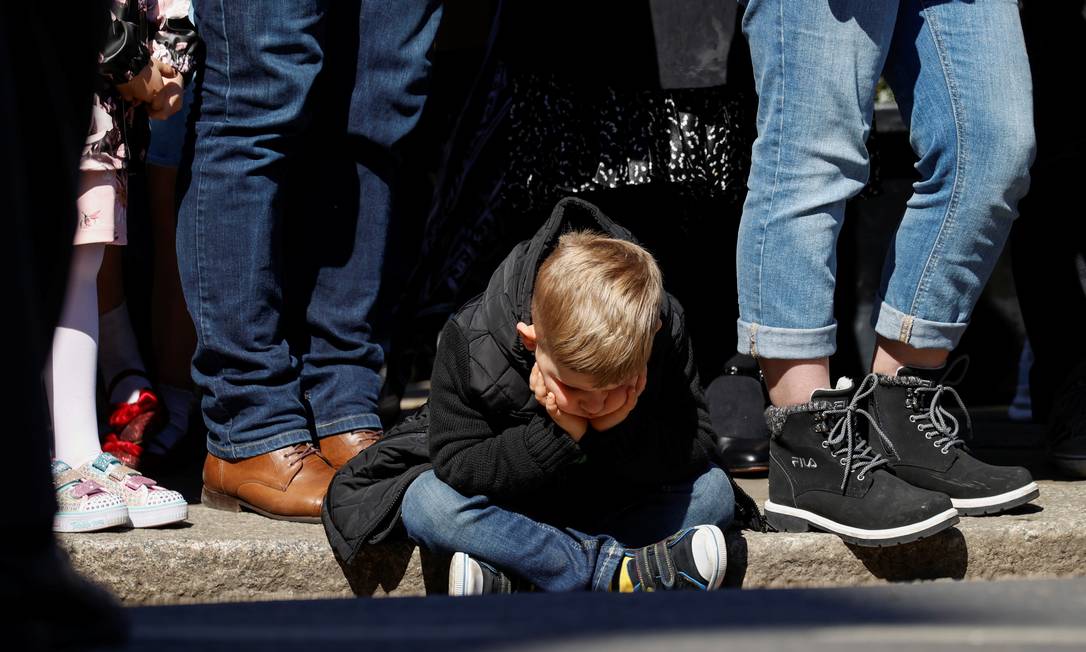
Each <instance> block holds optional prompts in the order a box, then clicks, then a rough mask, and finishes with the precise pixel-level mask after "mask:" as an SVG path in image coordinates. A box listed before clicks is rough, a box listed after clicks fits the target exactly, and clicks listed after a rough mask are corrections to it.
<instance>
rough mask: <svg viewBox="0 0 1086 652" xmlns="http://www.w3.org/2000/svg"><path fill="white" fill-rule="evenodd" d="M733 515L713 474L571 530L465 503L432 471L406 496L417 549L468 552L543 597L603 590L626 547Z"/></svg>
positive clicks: (477, 500)
mask: <svg viewBox="0 0 1086 652" xmlns="http://www.w3.org/2000/svg"><path fill="white" fill-rule="evenodd" d="M585 500H592V497H591V496H585ZM734 513H735V495H734V494H733V493H732V486H731V482H729V481H728V476H727V474H725V473H724V471H722V470H721V469H719V468H717V467H710V468H709V469H708V470H707V471H706V472H705V473H703V474H702V475H700V476H698V477H697V478H695V479H694V480H692V481H691V482H689V483H685V484H681V485H674V486H662V487H660V489H659V491H657V492H655V493H650V494H648V495H647V496H643V497H642V498H640V499H639V500H635V501H633V502H632V503H630V504H628V505H616V506H615V510H614V511H613V512H611V513H610V514H607V515H606V516H604V517H602V518H600V519H599V521H598V522H595V523H584V524H581V523H578V524H577V527H575V528H574V527H556V526H554V525H550V524H548V523H544V522H541V521H538V520H535V519H533V518H531V517H530V516H526V515H524V514H520V513H517V512H514V511H511V510H508V509H504V508H502V507H499V506H498V505H495V504H494V503H493V502H492V501H491V500H490V499H489V498H487V497H486V496H471V497H469V496H465V495H463V494H461V493H459V492H458V491H456V490H455V489H453V488H452V487H450V486H449V485H447V484H445V483H444V482H442V481H441V480H439V479H438V478H437V476H436V475H434V472H433V471H427V472H426V473H423V474H422V475H420V476H419V477H418V479H416V480H415V481H414V482H412V483H411V486H409V487H408V488H407V492H406V493H404V497H403V524H404V527H405V528H406V529H407V533H408V534H409V535H410V536H411V538H412V539H414V540H415V541H416V542H418V543H419V544H420V545H423V546H425V547H427V548H429V549H431V550H437V551H443V552H466V553H468V554H469V555H472V556H473V557H476V558H477V559H481V560H483V561H486V562H489V563H491V564H493V565H494V566H496V567H498V568H500V569H502V570H504V571H507V572H509V573H512V574H514V575H516V576H518V577H520V578H522V579H524V580H527V581H529V582H531V583H532V584H533V585H535V586H537V587H539V588H540V589H543V590H544V591H578V590H579V591H583V590H586V589H590V590H593V591H607V590H609V588H610V586H611V580H612V578H614V576H615V572H616V571H617V570H618V564H619V561H620V560H621V559H622V557H623V555H624V554H625V552H626V548H627V547H640V546H646V545H650V544H652V543H655V542H657V541H660V540H662V539H664V538H666V537H668V536H670V535H672V534H674V533H675V532H677V531H679V530H681V529H683V528H687V527H692V526H695V525H716V526H719V527H720V528H721V529H723V528H726V527H727V526H728V524H729V523H731V521H732V516H733V515H734ZM582 530H584V531H588V532H592V533H593V534H586V533H585V532H583V531H582Z"/></svg>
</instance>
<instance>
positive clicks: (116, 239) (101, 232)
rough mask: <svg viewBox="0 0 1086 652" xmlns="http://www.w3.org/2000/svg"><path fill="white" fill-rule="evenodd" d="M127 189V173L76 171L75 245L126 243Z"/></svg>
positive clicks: (121, 171) (119, 171)
mask: <svg viewBox="0 0 1086 652" xmlns="http://www.w3.org/2000/svg"><path fill="white" fill-rule="evenodd" d="M127 186H128V174H127V172H126V171H124V170H80V171H79V199H78V200H77V201H76V207H77V209H78V213H79V223H78V224H77V225H76V230H75V244H77V245H81V244H92V243H96V242H104V243H106V244H115V245H124V244H128V228H127V220H126V206H127V204H128V188H127Z"/></svg>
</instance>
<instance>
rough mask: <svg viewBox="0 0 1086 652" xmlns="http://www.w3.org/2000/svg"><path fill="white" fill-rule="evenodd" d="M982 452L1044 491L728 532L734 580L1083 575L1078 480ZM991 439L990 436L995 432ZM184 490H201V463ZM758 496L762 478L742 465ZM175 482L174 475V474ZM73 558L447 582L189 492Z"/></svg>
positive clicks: (98, 567)
mask: <svg viewBox="0 0 1086 652" xmlns="http://www.w3.org/2000/svg"><path fill="white" fill-rule="evenodd" d="M979 416H980V417H981V419H980V421H981V427H980V428H979V429H978V430H979V432H985V433H988V437H987V439H984V440H981V441H978V442H977V443H978V444H981V445H983V446H982V447H981V449H980V450H981V453H982V454H983V456H984V457H986V458H987V459H990V460H993V461H996V462H1000V463H1022V464H1026V465H1027V466H1029V467H1030V468H1031V470H1033V472H1034V475H1035V477H1037V478H1038V479H1039V482H1040V485H1041V497H1040V498H1039V499H1038V500H1037V501H1036V502H1035V503H1034V504H1031V505H1027V506H1023V507H1021V508H1018V509H1016V510H1014V511H1012V512H1010V513H1007V514H1003V515H1001V516H996V517H985V518H963V519H962V522H961V524H960V525H959V526H958V527H957V528H954V529H952V530H949V531H947V532H943V533H941V534H940V535H937V536H935V537H932V538H929V539H926V540H923V541H919V542H916V543H913V544H908V545H905V546H898V547H894V548H877V549H871V548H861V547H857V546H849V545H846V544H844V543H842V542H841V541H840V540H839V539H838V538H837V537H834V536H832V535H828V534H813V533H812V534H776V533H774V534H764V533H757V532H742V533H731V534H730V536H729V557H730V559H729V574H728V577H727V582H728V584H729V585H730V586H742V587H746V588H769V587H777V588H785V587H828V586H857V585H877V584H885V583H886V582H897V581H912V580H931V579H978V580H998V579H1008V578H1057V577H1070V576H1086V482H1070V481H1067V480H1062V479H1059V478H1058V476H1056V474H1055V473H1054V472H1053V471H1052V469H1051V468H1049V467H1048V466H1046V465H1045V464H1044V458H1043V455H1042V454H1041V453H1040V452H1039V451H1040V450H1041V446H1040V442H1039V441H1038V440H1037V436H1038V432H1039V431H1037V429H1035V428H1028V427H1023V426H1019V425H1014V424H1007V423H1006V422H1005V421H1004V422H997V423H996V425H995V426H993V427H986V426H984V425H983V424H984V421H983V416H984V415H983V412H981V413H980V415H979ZM997 444H998V445H997ZM193 478H195V479H196V480H197V481H196V482H195V483H194V484H191V486H190V487H189V489H188V491H189V492H190V495H191V492H192V491H195V492H196V495H197V496H198V487H199V482H198V478H199V475H198V472H197V473H196V474H195V475H193V474H190V476H189V480H190V481H191V480H192V479H193ZM739 482H740V484H741V485H742V486H743V487H744V488H745V489H746V490H747V491H748V492H749V493H751V494H752V495H753V496H754V497H755V498H756V499H757V500H758V501H759V502H761V501H762V500H764V498H765V495H766V490H767V484H766V480H765V479H764V478H741V479H740V480H739ZM171 484H175V483H171ZM61 541H62V543H63V545H64V546H65V547H66V548H67V549H68V550H69V552H70V554H71V556H72V559H73V562H74V563H75V565H76V567H77V568H79V569H80V570H82V571H83V572H84V573H86V574H87V575H89V576H90V577H92V578H93V579H95V580H96V581H98V582H100V583H102V584H104V585H106V586H108V587H109V588H110V589H111V590H113V591H114V592H115V593H116V594H117V595H118V596H119V597H120V598H121V599H122V600H123V601H125V603H127V604H132V605H137V604H179V603H198V602H222V601H245V600H290V599H308V598H326V597H337V596H338V597H346V596H350V595H353V594H360V595H385V594H391V595H399V596H411V595H422V594H423V593H425V592H426V590H427V589H429V591H430V592H431V593H440V592H442V591H444V589H445V586H444V582H445V579H444V573H445V566H444V563H446V560H444V559H440V558H433V559H432V558H429V557H427V558H425V559H423V558H422V557H420V555H419V552H418V551H417V550H416V549H415V548H414V546H412V545H410V544H409V543H403V544H399V545H388V546H382V547H378V548H373V549H370V550H369V551H368V552H367V554H366V555H365V556H364V557H363V558H362V559H361V560H360V563H359V564H357V565H356V566H355V567H353V568H349V569H346V573H345V571H344V569H341V568H340V567H339V565H338V564H337V563H336V561H335V560H334V559H333V557H332V554H331V551H330V549H329V547H328V544H327V542H326V540H325V537H324V531H323V528H322V527H321V526H319V525H304V524H297V523H286V522H279V521H272V520H269V519H265V518H262V517H260V516H256V515H253V514H244V513H243V514H229V513H225V512H217V511H214V510H209V509H206V508H204V507H202V506H199V505H193V506H192V507H191V508H190V522H189V523H188V524H185V525H182V526H178V527H173V528H164V529H159V530H115V531H110V532H101V533H91V534H81V535H65V536H62V537H61Z"/></svg>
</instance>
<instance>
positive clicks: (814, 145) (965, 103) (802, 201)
mask: <svg viewBox="0 0 1086 652" xmlns="http://www.w3.org/2000/svg"><path fill="white" fill-rule="evenodd" d="M743 31H744V33H745V34H746V36H747V40H748V41H749V43H750V49H751V56H752V59H753V65H754V74H755V82H756V85H757V90H758V97H759V105H758V138H757V140H756V141H755V143H754V150H753V154H752V166H751V172H750V178H749V180H748V184H747V185H748V188H749V194H748V195H747V200H746V204H745V205H744V207H743V219H742V223H741V226H740V229H739V244H738V255H737V267H738V285H739V315H740V316H739V322H738V335H739V338H738V349H739V351H740V352H745V353H749V354H751V355H754V356H756V357H764V358H774V359H810V358H819V357H824V356H828V355H830V354H832V353H833V352H834V350H835V348H836V330H837V324H836V322H835V321H834V318H833V290H834V283H835V278H836V271H837V261H836V253H835V250H836V243H837V235H838V233H839V232H840V229H841V223H842V220H843V219H844V210H845V201H846V200H847V199H849V198H850V197H852V196H854V195H856V194H857V193H858V192H859V191H860V190H861V189H862V188H863V186H864V185H865V184H866V182H867V178H868V168H869V159H868V152H867V148H866V146H865V141H866V139H867V136H868V134H869V133H870V130H871V116H872V112H873V108H874V94H875V84H876V82H877V80H878V78H879V75H880V73H881V74H884V75H885V77H886V80H887V82H888V83H889V84H890V86H891V88H892V89H893V91H894V94H895V96H896V98H897V102H898V105H899V107H900V108H901V111H902V115H903V117H904V119H905V122H906V124H908V125H909V128H910V141H911V144H912V147H913V149H914V150H915V151H916V153H917V155H918V156H919V162H918V163H917V165H916V168H917V170H918V171H919V173H920V180H919V181H917V182H916V183H915V184H914V185H913V195H912V196H911V197H910V198H909V201H908V205H907V209H906V211H905V215H904V218H903V219H902V221H901V225H900V226H899V227H898V229H897V233H896V235H895V237H894V240H893V243H892V246H891V249H890V252H889V254H888V255H887V259H886V264H885V268H884V270H883V277H882V284H881V289H880V296H879V297H877V299H878V300H877V301H876V307H875V310H874V314H873V315H872V324H873V326H874V327H875V330H876V332H878V333H879V334H880V335H882V336H884V337H886V338H888V339H890V340H897V341H900V342H904V343H907V344H909V345H912V346H914V347H918V348H943V349H952V348H954V347H955V346H956V345H957V343H958V341H959V339H960V338H961V335H962V332H963V331H964V330H965V327H966V325H967V322H968V320H969V316H970V313H971V312H972V309H973V306H974V305H975V303H976V301H977V298H978V296H979V295H980V292H981V290H982V289H983V287H984V285H985V283H986V282H987V280H988V277H989V276H990V274H991V271H992V268H993V266H994V265H995V262H996V259H997V257H998V256H999V253H1000V250H1001V249H1002V248H1003V244H1004V242H1005V241H1006V239H1007V234H1008V232H1009V230H1010V228H1011V223H1012V221H1013V220H1014V219H1015V217H1016V216H1017V205H1018V200H1019V199H1020V198H1021V197H1022V196H1023V195H1024V194H1025V193H1026V190H1027V188H1028V186H1029V166H1030V164H1031V163H1032V161H1033V154H1034V148H1035V144H1034V135H1033V105H1032V83H1031V78H1030V71H1029V65H1028V61H1027V59H1026V50H1025V45H1024V43H1023V39H1022V28H1021V24H1020V21H1019V14H1018V4H1017V2H1015V0H750V1H749V3H747V11H746V14H745V16H744V18H743Z"/></svg>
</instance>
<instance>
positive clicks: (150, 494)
mask: <svg viewBox="0 0 1086 652" xmlns="http://www.w3.org/2000/svg"><path fill="white" fill-rule="evenodd" d="M79 472H80V473H81V474H82V475H83V477H85V478H88V479H90V480H93V481H95V482H96V483H98V484H100V485H102V486H103V487H105V488H106V490H107V491H109V492H110V493H112V494H113V495H115V496H119V497H120V498H122V499H123V500H124V502H125V504H126V505H128V520H129V522H130V523H131V525H132V527H154V526H156V525H166V524H168V523H176V522H178V521H183V520H185V519H186V518H188V513H189V506H188V503H187V502H185V498H184V497H183V496H182V495H181V494H179V493H177V492H176V491H170V490H169V489H166V488H165V487H160V486H158V483H156V482H155V481H154V480H152V479H151V478H148V477H147V476H145V475H143V474H141V473H140V472H139V471H137V470H135V469H133V468H130V467H127V466H125V465H124V464H122V463H121V461H120V460H118V459H117V458H116V457H114V456H112V455H110V454H109V453H102V454H101V455H99V456H98V457H96V458H94V459H93V460H91V461H90V462H87V463H86V464H84V465H83V466H81V467H79Z"/></svg>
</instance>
